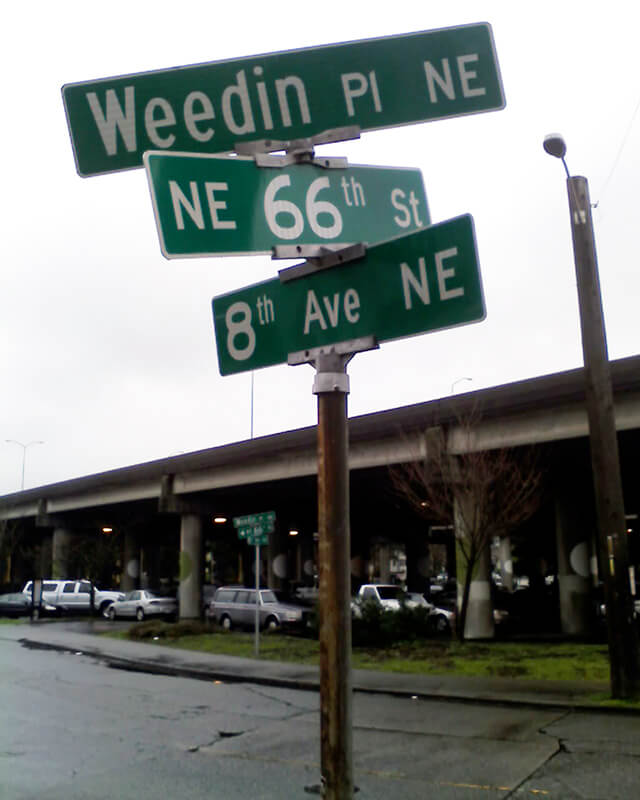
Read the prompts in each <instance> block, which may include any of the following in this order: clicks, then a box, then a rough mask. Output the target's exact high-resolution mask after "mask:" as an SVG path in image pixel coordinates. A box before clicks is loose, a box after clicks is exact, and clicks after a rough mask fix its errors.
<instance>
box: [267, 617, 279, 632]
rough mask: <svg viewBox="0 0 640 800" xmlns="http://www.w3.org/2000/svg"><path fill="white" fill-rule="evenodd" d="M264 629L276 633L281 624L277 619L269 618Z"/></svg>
mask: <svg viewBox="0 0 640 800" xmlns="http://www.w3.org/2000/svg"><path fill="white" fill-rule="evenodd" d="M264 627H265V628H266V629H267V630H268V631H276V630H278V628H279V627H280V623H279V622H278V620H277V619H276V618H275V617H268V618H267V621H266V622H265V624H264Z"/></svg>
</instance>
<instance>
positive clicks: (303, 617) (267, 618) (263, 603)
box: [209, 586, 309, 630]
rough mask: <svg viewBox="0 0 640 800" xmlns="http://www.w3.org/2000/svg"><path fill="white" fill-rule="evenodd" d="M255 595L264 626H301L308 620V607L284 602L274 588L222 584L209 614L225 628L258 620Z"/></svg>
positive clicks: (271, 627)
mask: <svg viewBox="0 0 640 800" xmlns="http://www.w3.org/2000/svg"><path fill="white" fill-rule="evenodd" d="M256 598H257V602H258V603H259V609H258V619H259V624H260V627H261V628H267V629H270V630H273V629H275V628H280V627H299V626H303V625H305V624H306V622H307V619H308V615H309V609H307V608H303V607H302V606H297V605H294V604H293V603H281V602H280V601H279V600H278V598H277V597H276V595H275V593H274V592H273V590H271V589H260V591H259V592H256V590H255V589H247V588H238V587H236V586H221V587H220V588H219V589H218V591H217V592H216V593H215V596H214V598H213V601H212V602H211V604H210V606H209V615H210V616H211V617H212V618H213V619H215V621H216V622H217V623H218V624H219V625H221V626H222V627H223V628H225V629H226V630H230V629H231V628H234V627H243V626H246V627H250V626H251V625H254V624H255V615H256Z"/></svg>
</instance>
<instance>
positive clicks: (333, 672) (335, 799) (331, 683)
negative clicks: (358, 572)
mask: <svg viewBox="0 0 640 800" xmlns="http://www.w3.org/2000/svg"><path fill="white" fill-rule="evenodd" d="M350 358H351V354H345V355H340V354H338V353H335V352H330V353H328V354H326V355H325V354H320V355H319V356H318V358H317V359H316V361H315V366H316V377H315V381H314V386H313V393H314V394H316V395H317V396H318V534H319V544H318V561H319V579H320V589H319V601H320V602H319V617H320V631H319V639H320V741H321V775H322V790H323V797H324V798H326V800H347V798H352V797H353V747H352V738H353V734H352V684H351V604H350V598H351V569H350V563H351V541H350V527H349V467H348V433H347V394H348V392H349V378H348V375H347V374H346V365H347V363H348V361H349V360H350Z"/></svg>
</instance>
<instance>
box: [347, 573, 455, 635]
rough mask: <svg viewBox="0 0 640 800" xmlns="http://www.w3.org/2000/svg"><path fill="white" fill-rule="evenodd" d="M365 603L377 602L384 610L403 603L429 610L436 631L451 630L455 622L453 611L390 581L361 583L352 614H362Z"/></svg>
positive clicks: (397, 607) (391, 609)
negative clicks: (404, 589) (406, 590)
mask: <svg viewBox="0 0 640 800" xmlns="http://www.w3.org/2000/svg"><path fill="white" fill-rule="evenodd" d="M365 603H377V604H379V605H380V606H381V607H382V608H383V609H384V610H385V611H399V610H400V609H401V608H402V606H403V605H404V606H405V607H407V608H420V607H421V608H425V609H427V610H428V612H429V621H430V623H431V624H432V625H433V629H434V631H436V632H437V633H444V632H445V631H449V630H452V629H453V626H454V624H455V613H454V612H453V611H450V610H449V609H447V608H442V607H440V606H435V605H434V604H433V603H430V602H429V601H428V600H427V599H426V598H425V597H424V595H422V594H420V593H419V592H404V591H402V589H401V588H400V587H399V586H395V585H394V584H392V583H365V584H363V585H362V586H361V587H360V589H359V590H358V594H357V595H356V598H355V600H354V601H353V602H352V603H351V609H352V611H353V614H354V616H356V617H359V616H361V615H362V606H363V604H365Z"/></svg>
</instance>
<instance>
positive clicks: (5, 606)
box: [0, 592, 58, 619]
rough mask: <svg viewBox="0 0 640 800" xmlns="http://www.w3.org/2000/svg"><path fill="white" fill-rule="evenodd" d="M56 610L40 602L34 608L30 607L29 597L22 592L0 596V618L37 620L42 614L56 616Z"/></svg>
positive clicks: (48, 604)
mask: <svg viewBox="0 0 640 800" xmlns="http://www.w3.org/2000/svg"><path fill="white" fill-rule="evenodd" d="M57 612H58V609H57V608H56V607H55V606H53V605H51V604H50V603H46V602H44V601H43V602H42V603H41V604H40V605H39V606H38V605H36V607H35V608H33V607H32V605H31V595H30V594H25V593H24V592H11V593H10V594H0V617H29V616H30V617H31V618H32V619H38V617H40V616H41V615H43V614H56V613H57Z"/></svg>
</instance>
